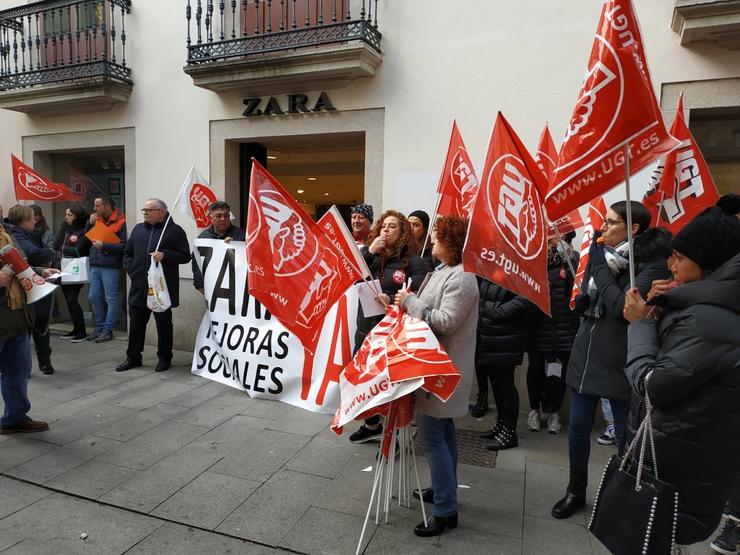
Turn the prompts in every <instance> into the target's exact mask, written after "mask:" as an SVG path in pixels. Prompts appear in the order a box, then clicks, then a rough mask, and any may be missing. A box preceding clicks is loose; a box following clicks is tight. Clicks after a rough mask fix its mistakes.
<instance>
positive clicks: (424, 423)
mask: <svg viewBox="0 0 740 555" xmlns="http://www.w3.org/2000/svg"><path fill="white" fill-rule="evenodd" d="M466 230H467V220H465V219H463V218H458V217H455V216H446V217H442V218H439V219H438V220H437V224H436V227H435V231H436V240H435V242H434V246H433V248H432V254H433V255H434V256H435V257H436V258H437V259H438V260H440V261H441V264H440V265H439V266H437V268H436V270H435V271H434V272H433V273H431V274H429V276H427V279H426V281H425V282H424V284H423V285H422V286H421V289H420V290H419V294H418V296H417V295H415V294H413V293H410V292H408V291H405V290H402V291H400V292H399V293H397V294H396V299H395V301H396V304H397V305H399V306H400V307H401V308H403V309H404V310H405V311H406V312H407V313H408V314H409V315H411V316H414V317H416V318H421V319H422V320H424V321H425V322H426V323H427V324H429V327H430V328H431V329H432V331H433V332H434V334H435V335H436V336H437V338H438V339H439V342H440V343H441V344H442V347H443V348H444V349H445V351H446V352H447V354H448V355H449V357H450V359H451V360H452V362H453V363H454V364H455V367H456V368H457V369H458V371H459V372H460V375H461V376H462V379H461V380H460V383H459V384H458V386H457V389H456V390H455V392H454V393H453V394H452V397H450V399H448V400H447V402H446V403H444V402H442V401H440V400H439V399H437V398H436V397H432V396H431V394H429V393H426V392H424V391H422V390H418V391H417V392H416V399H415V400H416V409H417V410H418V412H419V413H420V418H419V422H420V424H421V437H422V442H423V444H424V450H425V451H426V454H427V463H428V464H429V471H430V474H431V476H432V488H431V491H428V490H425V491H424V493H423V496H424V499H425V501H433V503H434V510H433V511H432V518H431V519H430V520H429V522H428V524H427V526H424V523H423V522H422V523H421V524H419V525H418V526H417V527H416V528H414V533H415V534H416V535H417V536H422V537H428V536H438V535H439V534H441V533H442V532H443V531H444V529H445V528H455V527H456V526H457V438H456V434H455V423H454V421H453V420H452V419H453V418H454V417H459V416H465V415H466V414H467V412H468V397H469V396H470V386H471V383H472V381H473V376H474V375H475V349H474V348H473V346H474V345H475V338H476V327H477V323H478V282H477V281H476V279H475V276H474V275H473V274H470V273H467V272H464V271H463V268H462V264H461V262H462V248H463V245H464V243H465V234H466ZM416 494H417V495H418V492H416ZM430 498H431V499H430Z"/></svg>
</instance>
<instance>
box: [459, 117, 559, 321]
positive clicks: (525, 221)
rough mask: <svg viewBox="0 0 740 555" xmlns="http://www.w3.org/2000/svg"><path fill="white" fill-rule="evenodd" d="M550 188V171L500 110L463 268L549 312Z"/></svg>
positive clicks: (468, 238) (485, 165)
mask: <svg viewBox="0 0 740 555" xmlns="http://www.w3.org/2000/svg"><path fill="white" fill-rule="evenodd" d="M546 188H547V182H546V181H545V175H544V174H543V173H542V172H541V171H540V169H539V168H538V167H537V164H536V162H535V161H534V160H533V159H532V156H530V154H529V152H527V149H526V148H524V145H523V144H522V142H521V140H519V137H517V135H516V133H514V130H513V129H512V128H511V126H510V125H509V123H508V122H507V121H506V119H505V118H504V116H503V115H501V112H499V113H498V116H497V118H496V123H495V125H494V127H493V133H492V134H491V143H490V145H489V146H488V154H486V162H485V164H484V166H483V181H482V182H481V189H480V191H479V193H478V195H477V196H476V198H475V205H474V207H473V211H472V214H471V216H470V224H469V225H468V237H467V239H466V242H465V247H464V248H463V268H464V269H465V271H467V272H474V273H476V274H477V275H479V276H481V277H484V278H486V279H489V280H491V281H493V282H495V283H498V284H499V285H501V286H502V287H504V288H506V289H508V290H509V291H513V292H515V293H518V294H519V295H521V296H523V297H525V298H527V299H529V300H530V301H532V302H533V303H534V304H536V305H537V306H539V307H540V308H541V309H542V312H544V313H545V314H548V315H549V314H550V288H549V283H548V279H547V244H546V235H547V229H546V226H547V225H548V224H547V222H546V221H545V216H544V214H543V212H542V200H541V199H542V196H541V195H542V193H543V192H544V191H545V190H546ZM491 224H493V225H491Z"/></svg>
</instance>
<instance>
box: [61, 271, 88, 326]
mask: <svg viewBox="0 0 740 555" xmlns="http://www.w3.org/2000/svg"><path fill="white" fill-rule="evenodd" d="M80 291H82V284H81V283H80V284H77V283H75V284H70V285H62V293H63V294H64V300H65V301H66V302H67V308H68V309H69V316H70V317H71V318H72V332H73V333H74V334H75V335H83V334H84V333H85V316H84V314H83V313H82V307H81V306H80V301H79V300H78V298H79V296H80Z"/></svg>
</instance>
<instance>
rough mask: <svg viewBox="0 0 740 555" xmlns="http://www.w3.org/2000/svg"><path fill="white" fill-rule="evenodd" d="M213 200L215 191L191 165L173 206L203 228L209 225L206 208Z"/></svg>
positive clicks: (214, 199) (199, 227)
mask: <svg viewBox="0 0 740 555" xmlns="http://www.w3.org/2000/svg"><path fill="white" fill-rule="evenodd" d="M214 202H216V195H215V193H214V192H213V191H212V190H211V188H210V187H209V186H208V181H207V180H206V178H205V177H203V176H202V175H201V174H200V172H199V171H198V170H197V169H196V167H195V166H193V167H192V168H190V171H189V172H188V175H187V176H186V177H185V181H184V182H183V184H182V187H181V189H180V194H179V195H178V197H177V202H176V203H175V206H174V207H175V208H177V209H178V210H179V211H180V212H182V213H183V214H187V215H188V216H190V217H191V218H193V220H195V225H196V227H197V228H198V229H205V228H207V227H208V226H210V225H211V218H210V217H209V216H208V208H209V207H210V206H211V204H213V203H214Z"/></svg>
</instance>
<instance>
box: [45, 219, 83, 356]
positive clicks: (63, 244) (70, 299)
mask: <svg viewBox="0 0 740 555" xmlns="http://www.w3.org/2000/svg"><path fill="white" fill-rule="evenodd" d="M87 221H88V215H87V211H86V210H85V208H84V207H83V206H81V205H79V204H73V205H71V206H70V207H69V208H67V210H66V211H65V212H64V221H63V222H62V225H61V226H60V228H59V233H57V235H56V239H55V240H54V250H55V251H56V252H57V253H58V254H59V256H60V257H64V258H80V257H83V256H87V253H88V252H89V251H90V241H89V240H88V239H87V238H86V237H85V226H86V225H87ZM82 286H83V284H81V283H69V284H64V283H63V284H62V294H63V295H64V300H65V301H66V302H67V308H68V309H69V316H70V317H71V318H72V331H70V332H68V333H65V334H64V335H62V339H70V340H72V342H75V343H77V342H79V341H84V340H85V339H86V338H87V332H86V331H85V316H84V314H83V312H82V307H81V306H80V302H79V300H78V298H79V296H80V291H81V290H82Z"/></svg>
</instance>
